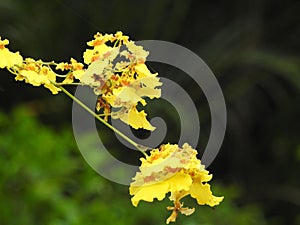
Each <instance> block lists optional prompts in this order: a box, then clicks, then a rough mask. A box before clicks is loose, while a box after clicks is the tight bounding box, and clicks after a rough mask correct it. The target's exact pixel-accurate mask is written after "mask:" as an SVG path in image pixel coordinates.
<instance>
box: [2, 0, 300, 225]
mask: <svg viewBox="0 0 300 225" xmlns="http://www.w3.org/2000/svg"><path fill="white" fill-rule="evenodd" d="M299 12H300V2H299V1H296V0H295V1H292V0H290V1H279V0H275V1H271V0H254V1H237V0H236V1H233V0H229V1H197V0H185V1H183V0H182V1H180V0H175V1H174V0H153V1H135V0H133V1H121V0H112V1H100V0H98V1H95V0H87V1H82V0H73V1H71V0H54V1H33V0H27V1H22V0H14V1H13V0H1V2H0V35H1V36H2V37H3V38H8V39H9V40H10V42H11V44H10V49H12V50H13V51H17V50H19V51H21V53H22V55H23V56H25V57H33V58H35V59H39V58H42V59H44V60H45V61H50V60H55V61H68V60H69V59H70V57H74V58H76V59H78V60H82V53H83V51H84V50H85V48H86V45H85V44H86V42H87V41H88V40H91V39H92V37H93V34H95V33H96V32H97V31H99V32H103V33H115V32H116V31H118V30H121V31H123V32H124V33H125V34H128V35H129V36H130V37H131V39H133V40H144V39H158V40H165V41H170V42H174V43H177V44H180V45H182V46H185V47H187V48H189V49H191V50H192V51H194V52H195V53H197V54H198V55H199V56H200V57H201V58H202V59H203V60H204V61H205V62H206V63H207V64H208V65H209V67H210V68H211V69H212V71H213V72H214V74H215V75H216V77H217V79H218V81H219V83H220V85H221V87H222V90H223V93H224V97H225V100H226V105H227V111H228V117H227V118H228V126H227V132H226V136H225V140H224V143H223V146H222V149H221V151H220V153H219V155H218V157H217V158H216V160H215V161H214V163H213V164H212V165H211V166H210V167H209V170H210V171H211V172H212V173H213V174H214V181H213V187H215V188H213V190H214V192H216V195H225V201H224V203H222V204H221V205H220V206H219V207H216V209H215V210H211V209H210V208H206V207H197V211H196V213H195V215H192V216H190V217H187V218H184V217H181V218H179V220H180V221H182V222H180V221H179V223H178V224H183V223H184V224H252V225H253V224H271V225H280V224H289V225H298V224H300V215H299V211H300V210H299V208H300V181H299V175H300V174H299V169H300V167H299V164H300V141H299V135H300V132H299V130H300V123H299V118H300V106H299V105H300V104H299V103H300V95H299V93H300V66H299V65H300V56H299V50H300V45H299V39H300V26H299ZM149 66H151V68H152V69H153V70H155V71H157V72H159V74H160V75H161V76H164V77H167V78H170V79H172V80H174V81H176V82H178V83H179V84H180V85H181V86H182V87H184V88H185V90H186V91H187V92H188V93H189V95H190V96H191V97H192V98H193V100H194V102H195V104H196V105H197V106H198V110H199V116H200V122H201V137H200V142H199V145H198V149H199V153H200V154H201V152H202V151H203V149H204V147H205V145H206V142H207V136H208V134H209V131H210V130H209V129H210V126H209V125H210V116H209V108H208V106H207V102H206V100H205V97H204V95H203V93H202V92H201V89H200V88H199V87H198V86H197V85H196V84H195V83H194V82H193V81H192V80H191V79H189V77H188V76H187V75H186V74H184V73H182V72H180V71H178V70H176V69H175V68H172V67H170V66H166V65H161V64H158V63H151V64H149ZM70 90H72V88H71V89H70ZM71 103H72V102H71V100H69V99H68V98H67V97H65V96H63V94H61V95H58V96H52V95H51V94H50V93H49V92H48V91H47V90H44V89H43V88H36V87H31V86H29V85H27V84H24V83H21V82H15V81H14V78H13V76H12V75H10V74H9V73H8V72H6V71H4V70H1V71H0V107H1V108H0V112H1V113H0V122H1V123H0V177H1V179H0V192H1V193H0V200H1V201H0V224H4V225H11V224H26V225H27V224H28V225H29V224H30V225H32V224H54V225H56V224H59V225H60V224H164V220H165V218H166V217H167V212H166V211H165V208H164V207H165V206H166V205H168V201H164V202H162V203H158V202H156V203H151V204H150V203H142V204H141V205H140V206H139V208H137V209H136V208H134V207H133V206H131V205H130V200H129V196H128V191H127V187H123V186H121V185H117V184H114V183H111V182H109V181H106V180H105V179H104V178H102V177H100V176H99V175H98V174H96V173H95V172H94V171H93V170H92V169H91V168H90V167H89V166H88V165H87V163H86V162H85V161H84V160H83V158H82V156H81V155H80V154H79V150H78V149H77V147H76V145H75V141H74V138H73V137H72V128H71ZM164 107H165V108H164ZM147 109H148V111H149V114H150V115H154V114H155V115H156V114H159V115H162V116H163V117H164V118H165V119H166V122H167V124H168V125H169V127H170V126H172V129H169V131H168V135H167V137H166V139H165V141H170V142H173V143H174V142H176V140H177V138H178V135H179V132H180V127H179V126H178V125H177V124H178V119H179V117H178V115H177V114H176V112H175V110H174V108H172V106H171V105H168V104H162V102H159V101H154V102H153V103H151V104H150V105H149V107H148V108H147ZM99 129H105V128H104V127H102V126H100V127H99ZM138 135H140V136H142V135H147V133H143V132H141V133H138ZM103 138H104V140H105V141H106V143H107V146H108V147H109V148H111V149H112V151H113V153H114V154H115V155H116V156H117V155H119V158H120V159H122V160H124V161H132V162H133V163H137V162H138V156H137V155H132V159H131V158H130V159H129V158H128V157H124V152H122V151H123V150H121V148H122V145H121V144H118V143H115V142H116V140H115V138H110V133H109V131H107V137H103ZM124 151H126V150H124ZM125 155H128V154H127V151H126V154H125ZM186 201H188V200H186ZM191 204H194V202H191Z"/></svg>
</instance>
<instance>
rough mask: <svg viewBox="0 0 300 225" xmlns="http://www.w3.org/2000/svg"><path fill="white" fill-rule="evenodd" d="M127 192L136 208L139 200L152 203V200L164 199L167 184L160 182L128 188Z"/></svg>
mask: <svg viewBox="0 0 300 225" xmlns="http://www.w3.org/2000/svg"><path fill="white" fill-rule="evenodd" d="M129 191H130V194H131V195H134V196H133V197H132V198H131V202H132V204H133V205H134V206H137V205H138V203H139V201H140V200H144V201H146V202H153V200H154V198H157V199H158V200H159V201H161V200H162V199H164V198H165V196H166V193H167V192H168V184H167V183H165V182H160V183H155V184H152V185H145V186H130V188H129Z"/></svg>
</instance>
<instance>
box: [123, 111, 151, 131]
mask: <svg viewBox="0 0 300 225" xmlns="http://www.w3.org/2000/svg"><path fill="white" fill-rule="evenodd" d="M146 116H147V114H146V113H145V111H144V110H142V111H140V112H139V111H137V109H136V108H135V107H133V108H131V109H129V112H128V114H123V116H121V117H120V119H121V120H122V121H123V122H125V123H127V124H129V125H130V126H132V127H133V128H134V129H139V128H142V129H146V130H154V129H155V127H153V126H152V125H151V124H150V123H149V121H148V120H147V118H146Z"/></svg>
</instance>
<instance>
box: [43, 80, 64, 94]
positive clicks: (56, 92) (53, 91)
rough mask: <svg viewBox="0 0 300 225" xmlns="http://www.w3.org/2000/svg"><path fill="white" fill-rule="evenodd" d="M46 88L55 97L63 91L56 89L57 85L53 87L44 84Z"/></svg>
mask: <svg viewBox="0 0 300 225" xmlns="http://www.w3.org/2000/svg"><path fill="white" fill-rule="evenodd" d="M44 87H45V88H48V89H49V90H50V91H51V92H52V94H54V95H56V94H58V92H59V91H61V90H60V88H58V87H56V86H55V85H53V84H51V83H49V84H44Z"/></svg>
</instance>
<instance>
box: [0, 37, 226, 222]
mask: <svg viewBox="0 0 300 225" xmlns="http://www.w3.org/2000/svg"><path fill="white" fill-rule="evenodd" d="M8 44H9V41H8V40H7V39H4V40H2V39H1V37H0V68H1V69H4V68H5V69H7V70H8V71H9V72H11V73H12V74H14V75H15V80H16V81H25V83H28V84H31V85H33V86H41V85H43V86H44V87H45V88H47V89H48V90H49V91H50V92H51V93H52V94H54V95H56V94H58V93H61V92H63V93H65V94H66V95H67V96H69V97H70V98H72V99H73V100H75V101H76V102H78V103H79V104H80V105H81V106H82V107H84V108H85V109H87V110H88V111H89V112H90V113H91V114H92V115H93V116H94V117H95V118H96V119H98V120H99V121H100V122H102V123H103V124H105V125H107V126H108V127H109V128H110V129H112V130H114V131H116V132H117V133H118V134H119V135H121V136H122V137H123V138H125V139H126V140H127V141H128V142H130V143H131V144H133V145H134V146H135V147H136V148H137V149H138V150H140V151H141V153H143V157H142V158H141V159H140V160H141V166H140V171H139V172H137V173H136V175H135V177H134V178H133V181H132V183H131V184H130V187H129V193H130V195H131V196H132V198H131V201H132V204H133V205H134V206H137V205H138V203H139V201H141V200H143V201H147V202H153V201H154V199H155V198H156V199H157V200H159V201H161V200H162V199H164V198H165V197H166V194H168V193H170V196H169V199H170V200H171V201H172V202H173V206H169V207H167V209H168V210H170V211H172V213H171V215H170V216H169V218H168V219H167V221H166V223H167V224H168V223H170V222H175V221H176V218H177V216H178V214H179V213H181V214H184V215H191V214H192V213H193V212H194V211H195V209H194V208H188V207H183V203H182V202H181V199H182V198H184V197H185V196H187V195H190V196H191V197H192V198H195V199H196V201H197V203H198V204H199V205H205V204H206V205H209V206H212V207H213V206H215V205H218V204H219V203H220V202H221V201H222V200H223V197H216V196H214V195H213V194H212V191H211V190H210V185H209V184H208V183H207V182H208V181H210V180H211V179H212V175H211V174H209V172H208V171H207V170H206V169H205V167H204V165H202V164H201V161H200V160H199V159H197V157H196V155H197V151H196V150H195V149H192V147H191V146H190V145H188V144H187V143H186V144H184V145H183V146H182V147H179V146H178V145H176V144H164V145H161V146H160V147H158V148H157V149H152V150H151V149H150V151H149V152H147V151H148V150H149V148H147V147H144V146H141V145H139V144H137V143H136V142H134V141H132V140H131V139H130V138H128V137H127V136H126V135H125V134H123V133H121V132H120V131H118V130H117V129H116V128H114V127H113V126H111V125H110V124H109V122H108V121H109V118H110V119H119V120H121V121H122V122H124V123H126V124H128V125H129V126H131V127H132V128H134V129H146V130H150V131H153V130H154V129H155V127H153V126H152V125H151V124H150V122H149V121H148V119H147V113H146V112H145V111H144V110H141V111H139V110H138V108H137V106H138V105H139V106H141V107H142V106H145V105H146V104H147V102H146V100H149V99H153V98H160V96H161V90H160V88H159V87H160V86H161V85H162V82H160V80H159V78H158V77H157V75H158V74H157V73H152V72H150V70H149V69H148V67H147V66H146V64H145V62H146V58H147V56H148V54H149V52H147V51H145V50H144V49H143V47H142V46H137V45H136V44H135V42H134V41H132V40H129V37H128V36H126V35H124V34H123V33H122V32H120V31H119V32H116V33H115V34H104V35H103V34H101V33H97V34H95V35H94V39H93V40H91V41H89V42H87V45H88V49H86V51H85V52H84V53H83V63H82V62H78V61H77V60H75V59H73V58H71V59H70V61H69V62H59V63H56V62H54V61H51V62H44V61H43V60H41V59H39V60H35V59H32V58H24V57H23V56H22V55H21V54H20V53H19V52H12V51H10V50H9V49H8V48H7V45H8ZM67 85H82V86H89V87H90V88H92V89H93V92H94V93H95V95H96V96H97V104H96V107H95V109H93V110H90V109H88V108H87V107H86V106H85V105H84V103H83V102H81V101H80V100H79V99H76V98H75V96H73V95H72V94H71V93H70V92H68V91H67V90H66V89H65V86H67ZM139 108H140V107H139ZM94 111H96V112H97V113H94Z"/></svg>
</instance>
